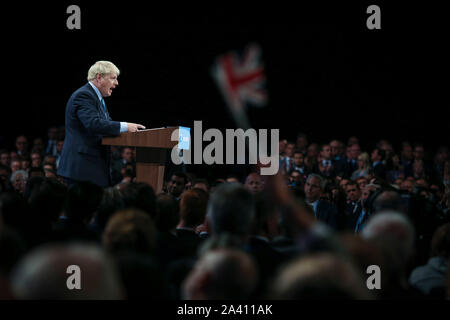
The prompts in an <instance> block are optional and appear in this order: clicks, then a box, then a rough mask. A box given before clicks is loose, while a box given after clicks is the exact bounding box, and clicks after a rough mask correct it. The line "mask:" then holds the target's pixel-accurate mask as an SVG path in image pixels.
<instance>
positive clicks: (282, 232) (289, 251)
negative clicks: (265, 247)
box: [271, 199, 314, 259]
mask: <svg viewBox="0 0 450 320" xmlns="http://www.w3.org/2000/svg"><path fill="white" fill-rule="evenodd" d="M296 203H297V205H298V206H299V207H301V208H302V210H303V211H304V212H306V213H307V214H308V215H309V216H311V217H314V210H313V208H312V206H310V205H309V204H307V203H306V202H305V201H304V200H299V199H296ZM295 240H296V238H295V234H294V233H293V232H292V226H291V225H290V221H289V220H288V219H286V217H285V216H284V215H280V217H279V235H278V236H276V237H275V238H274V239H273V240H272V242H271V246H272V247H273V248H274V249H275V250H277V251H279V252H281V253H282V254H283V256H285V257H286V258H287V259H292V258H295V257H296V256H298V254H299V247H298V244H297V242H296V241H295Z"/></svg>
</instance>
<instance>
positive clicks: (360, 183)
mask: <svg viewBox="0 0 450 320" xmlns="http://www.w3.org/2000/svg"><path fill="white" fill-rule="evenodd" d="M355 181H356V183H357V184H358V186H359V189H360V190H364V188H365V187H366V185H367V184H368V183H369V181H367V179H366V178H364V177H359V178H357V179H356V180H355Z"/></svg>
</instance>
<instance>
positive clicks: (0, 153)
mask: <svg viewBox="0 0 450 320" xmlns="http://www.w3.org/2000/svg"><path fill="white" fill-rule="evenodd" d="M0 164H1V165H3V166H6V167H9V166H10V165H11V156H10V154H9V151H8V150H6V149H2V150H0Z"/></svg>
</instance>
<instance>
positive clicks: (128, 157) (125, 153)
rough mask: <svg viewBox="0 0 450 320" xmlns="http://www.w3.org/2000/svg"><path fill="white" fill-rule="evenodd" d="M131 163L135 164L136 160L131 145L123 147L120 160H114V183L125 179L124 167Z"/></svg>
mask: <svg viewBox="0 0 450 320" xmlns="http://www.w3.org/2000/svg"><path fill="white" fill-rule="evenodd" d="M128 164H131V165H132V166H135V161H134V158H133V150H132V148H130V147H123V148H122V152H121V158H120V159H119V160H115V161H113V163H112V165H111V167H112V177H113V184H117V183H119V182H120V181H122V179H123V174H122V168H124V167H125V166H126V165H128Z"/></svg>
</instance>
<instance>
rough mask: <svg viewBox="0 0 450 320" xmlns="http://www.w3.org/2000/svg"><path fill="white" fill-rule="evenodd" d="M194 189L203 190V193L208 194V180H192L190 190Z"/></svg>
mask: <svg viewBox="0 0 450 320" xmlns="http://www.w3.org/2000/svg"><path fill="white" fill-rule="evenodd" d="M194 188H197V189H202V190H204V191H205V192H207V193H209V183H208V180H206V179H200V178H197V179H194V180H192V187H191V189H194Z"/></svg>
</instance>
